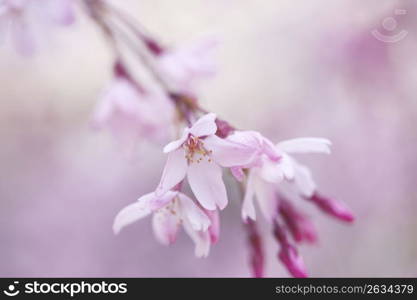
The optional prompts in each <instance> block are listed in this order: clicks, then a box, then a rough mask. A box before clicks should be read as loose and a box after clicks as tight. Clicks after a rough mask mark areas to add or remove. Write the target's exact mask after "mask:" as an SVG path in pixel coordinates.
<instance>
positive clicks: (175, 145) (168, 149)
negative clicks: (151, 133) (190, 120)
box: [164, 128, 190, 153]
mask: <svg viewBox="0 0 417 300" xmlns="http://www.w3.org/2000/svg"><path fill="white" fill-rule="evenodd" d="M189 133H190V131H189V129H188V128H185V130H184V132H183V134H182V136H181V137H180V138H179V139H178V140H175V141H172V142H171V143H169V144H167V145H166V146H165V147H164V153H169V152H172V151H174V150H177V149H179V148H180V147H181V146H182V144H184V143H185V141H186V140H187V138H188V135H189Z"/></svg>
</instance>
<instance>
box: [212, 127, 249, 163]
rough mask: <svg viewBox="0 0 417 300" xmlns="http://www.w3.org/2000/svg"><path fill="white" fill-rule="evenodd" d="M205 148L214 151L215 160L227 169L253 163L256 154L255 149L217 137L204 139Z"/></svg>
mask: <svg viewBox="0 0 417 300" xmlns="http://www.w3.org/2000/svg"><path fill="white" fill-rule="evenodd" d="M204 146H205V147H206V149H207V150H211V151H212V157H213V159H214V160H215V161H216V162H217V163H218V164H219V165H221V166H222V167H226V168H228V167H235V166H243V165H246V164H248V163H250V162H251V160H252V159H253V157H254V154H255V153H254V149H253V148H250V147H247V146H245V145H243V144H240V143H236V142H233V141H230V140H227V139H222V138H219V137H218V136H215V135H212V136H208V137H207V138H206V139H204Z"/></svg>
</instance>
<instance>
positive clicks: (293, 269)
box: [278, 244, 308, 278]
mask: <svg viewBox="0 0 417 300" xmlns="http://www.w3.org/2000/svg"><path fill="white" fill-rule="evenodd" d="M278 258H279V259H280V260H281V262H282V263H283V264H284V265H285V267H286V268H287V270H288V272H290V274H291V275H292V276H294V277H296V278H305V277H307V276H308V275H307V270H306V267H305V264H304V260H303V258H302V257H301V256H300V255H298V253H297V250H296V249H295V247H294V246H292V245H290V244H286V245H283V246H282V248H281V250H280V251H279V254H278Z"/></svg>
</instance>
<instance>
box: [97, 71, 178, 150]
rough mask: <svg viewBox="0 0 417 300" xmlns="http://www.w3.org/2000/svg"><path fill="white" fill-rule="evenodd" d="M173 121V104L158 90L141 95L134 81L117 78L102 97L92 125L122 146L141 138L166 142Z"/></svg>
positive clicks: (144, 92) (142, 92) (141, 92)
mask: <svg viewBox="0 0 417 300" xmlns="http://www.w3.org/2000/svg"><path fill="white" fill-rule="evenodd" d="M172 119H173V107H172V103H171V102H170V101H169V99H167V97H166V96H165V95H164V94H163V93H161V92H158V91H157V90H149V91H141V90H140V89H138V87H137V86H135V85H134V84H133V83H132V82H131V81H129V80H128V79H126V78H123V77H116V78H115V79H114V80H113V81H112V82H111V83H110V85H109V87H108V88H107V89H106V90H105V91H104V92H103V93H102V95H101V97H100V99H99V102H98V103H97V106H96V108H95V110H94V114H93V117H92V125H93V126H94V127H95V128H99V129H108V130H109V131H110V132H111V133H112V134H113V135H114V136H115V138H116V139H117V140H119V141H120V142H121V143H122V144H124V145H127V146H131V145H132V144H134V143H135V142H137V141H138V140H139V139H141V138H147V139H150V140H152V141H158V142H161V141H164V140H166V139H167V138H168V134H169V132H170V131H169V128H170V127H171V125H170V124H171V122H172Z"/></svg>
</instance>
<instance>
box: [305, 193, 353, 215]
mask: <svg viewBox="0 0 417 300" xmlns="http://www.w3.org/2000/svg"><path fill="white" fill-rule="evenodd" d="M307 199H308V200H310V201H312V202H313V203H315V204H316V205H317V206H318V207H319V208H320V209H321V210H322V211H324V212H325V213H327V214H329V215H331V216H333V217H335V218H338V219H339V220H342V221H345V222H353V221H354V220H355V217H354V215H353V213H352V211H351V210H350V209H349V208H348V207H347V206H346V205H344V204H343V203H341V202H338V201H336V200H333V199H330V198H326V197H323V196H321V195H319V194H318V193H314V194H313V196H311V197H310V198H307Z"/></svg>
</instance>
